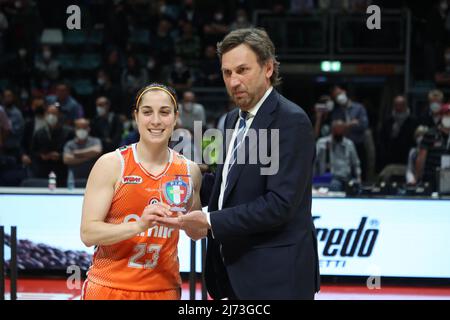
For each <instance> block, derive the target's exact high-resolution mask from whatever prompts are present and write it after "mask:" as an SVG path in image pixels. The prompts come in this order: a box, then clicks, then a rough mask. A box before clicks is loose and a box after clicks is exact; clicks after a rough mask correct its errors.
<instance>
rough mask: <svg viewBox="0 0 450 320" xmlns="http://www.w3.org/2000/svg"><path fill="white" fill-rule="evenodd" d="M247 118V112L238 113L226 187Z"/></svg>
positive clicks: (242, 139)
mask: <svg viewBox="0 0 450 320" xmlns="http://www.w3.org/2000/svg"><path fill="white" fill-rule="evenodd" d="M248 116H249V113H248V112H247V111H240V112H239V126H238V129H237V130H238V131H237V133H236V139H235V140H234V144H233V150H232V151H231V157H230V162H229V164H228V175H227V184H226V185H228V182H229V179H228V178H229V177H230V172H231V169H232V168H233V166H234V165H235V164H236V161H237V155H238V150H239V147H240V145H241V144H242V142H243V141H244V137H245V129H246V121H247V119H248Z"/></svg>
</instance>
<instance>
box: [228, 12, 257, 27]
mask: <svg viewBox="0 0 450 320" xmlns="http://www.w3.org/2000/svg"><path fill="white" fill-rule="evenodd" d="M251 27H252V24H251V22H250V21H248V15H247V12H246V11H245V10H244V9H239V10H238V11H237V12H236V20H234V21H233V22H232V23H231V25H230V30H236V29H244V28H251Z"/></svg>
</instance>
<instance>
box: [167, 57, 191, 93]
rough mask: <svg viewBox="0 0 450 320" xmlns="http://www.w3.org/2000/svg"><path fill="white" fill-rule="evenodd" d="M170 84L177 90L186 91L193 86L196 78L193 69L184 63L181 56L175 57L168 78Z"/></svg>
mask: <svg viewBox="0 0 450 320" xmlns="http://www.w3.org/2000/svg"><path fill="white" fill-rule="evenodd" d="M168 82H169V85H170V86H171V87H172V88H175V90H177V91H184V90H187V89H189V88H191V87H192V83H193V82H194V78H193V77H192V73H191V70H190V69H189V68H188V67H187V66H186V65H185V64H184V61H183V59H182V58H181V57H179V56H177V57H175V61H174V64H173V67H172V69H171V70H170V75H169V79H168Z"/></svg>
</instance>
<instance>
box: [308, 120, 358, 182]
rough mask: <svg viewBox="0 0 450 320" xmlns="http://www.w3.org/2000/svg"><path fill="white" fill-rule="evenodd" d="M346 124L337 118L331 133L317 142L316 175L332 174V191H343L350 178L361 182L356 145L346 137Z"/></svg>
mask: <svg viewBox="0 0 450 320" xmlns="http://www.w3.org/2000/svg"><path fill="white" fill-rule="evenodd" d="M345 130H346V125H345V123H344V122H343V121H342V120H335V121H333V122H332V125H331V135H329V136H326V137H323V138H320V139H319V140H318V141H317V143H316V152H317V154H316V155H317V157H316V175H319V176H320V175H324V174H326V173H329V174H331V176H332V179H331V183H330V185H329V190H330V191H343V190H345V185H346V184H347V183H348V182H349V181H350V180H356V181H357V182H361V166H360V161H359V158H358V154H357V152H356V149H355V145H354V144H353V142H352V141H351V140H350V139H347V138H345V137H344V133H345Z"/></svg>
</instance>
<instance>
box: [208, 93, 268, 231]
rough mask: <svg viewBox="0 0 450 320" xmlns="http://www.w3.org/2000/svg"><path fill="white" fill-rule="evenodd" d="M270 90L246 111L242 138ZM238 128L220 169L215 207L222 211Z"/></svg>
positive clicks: (236, 127)
mask: <svg viewBox="0 0 450 320" xmlns="http://www.w3.org/2000/svg"><path fill="white" fill-rule="evenodd" d="M272 89H273V87H272V86H271V87H270V88H269V89H267V91H266V93H264V95H263V96H262V98H261V99H260V100H259V101H258V103H257V104H256V105H255V106H254V107H253V108H251V109H250V110H248V113H249V114H248V117H247V120H246V121H245V132H244V137H245V136H246V135H247V132H248V129H249V128H250V126H251V125H252V122H253V119H254V118H255V116H256V114H257V113H258V110H259V108H261V105H262V104H263V103H264V101H265V100H266V99H267V97H268V96H269V94H270V93H271V92H272ZM238 119H239V117H238ZM238 128H239V121H236V125H235V127H234V131H233V135H232V136H231V140H230V142H229V144H228V149H227V156H226V158H225V162H224V164H223V169H222V183H221V185H220V194H219V202H218V206H217V207H218V209H219V210H222V206H223V197H224V194H225V186H226V183H227V178H228V169H229V163H230V158H231V152H232V150H233V148H230V147H229V146H233V145H234V140H236V135H237V132H238ZM204 213H205V214H206V219H207V220H208V224H209V225H210V226H211V217H210V212H209V210H208V211H205V212H204ZM211 231H212V230H211Z"/></svg>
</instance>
